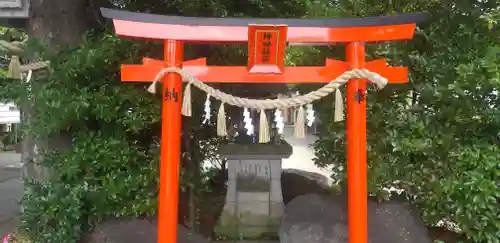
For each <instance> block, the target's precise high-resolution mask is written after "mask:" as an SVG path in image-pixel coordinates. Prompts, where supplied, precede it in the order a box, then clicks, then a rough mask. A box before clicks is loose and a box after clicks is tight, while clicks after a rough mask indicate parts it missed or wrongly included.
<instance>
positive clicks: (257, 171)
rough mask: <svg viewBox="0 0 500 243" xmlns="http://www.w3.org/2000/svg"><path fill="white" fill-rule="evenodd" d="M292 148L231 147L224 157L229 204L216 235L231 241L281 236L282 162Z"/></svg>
mask: <svg viewBox="0 0 500 243" xmlns="http://www.w3.org/2000/svg"><path fill="white" fill-rule="evenodd" d="M292 150H293V149H292V146H290V145H289V144H288V143H286V142H284V141H283V142H282V143H281V144H244V145H243V144H227V145H222V146H221V147H220V151H219V152H220V154H221V155H222V156H224V157H225V158H227V168H228V184H227V194H226V202H225V205H224V209H223V212H222V214H221V216H220V217H219V220H218V223H217V226H216V228H215V232H216V234H217V236H218V238H224V239H229V240H252V239H266V238H267V239H271V238H273V237H277V231H278V228H279V224H280V220H281V216H282V215H283V212H284V207H285V206H284V204H283V195H282V191H281V163H282V159H286V158H288V157H290V155H291V154H292Z"/></svg>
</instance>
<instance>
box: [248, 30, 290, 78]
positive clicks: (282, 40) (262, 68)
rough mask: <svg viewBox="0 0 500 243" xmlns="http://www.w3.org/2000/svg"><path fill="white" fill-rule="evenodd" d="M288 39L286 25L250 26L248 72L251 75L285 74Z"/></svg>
mask: <svg viewBox="0 0 500 243" xmlns="http://www.w3.org/2000/svg"><path fill="white" fill-rule="evenodd" d="M286 38H287V26H286V25H249V26H248V71H249V72H250V73H268V74H269V73H273V74H281V73H283V72H284V70H285V48H286Z"/></svg>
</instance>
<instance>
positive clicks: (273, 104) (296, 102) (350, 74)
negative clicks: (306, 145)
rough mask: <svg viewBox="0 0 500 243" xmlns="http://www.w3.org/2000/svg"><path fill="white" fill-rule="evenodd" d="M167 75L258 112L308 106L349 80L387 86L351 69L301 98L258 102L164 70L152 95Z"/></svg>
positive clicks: (374, 75)
mask: <svg viewBox="0 0 500 243" xmlns="http://www.w3.org/2000/svg"><path fill="white" fill-rule="evenodd" d="M167 73H178V74H180V75H181V76H182V77H183V78H184V79H185V80H187V81H188V85H194V86H195V87H197V88H199V89H200V90H202V91H204V92H205V93H207V94H209V95H210V96H212V97H214V98H215V99H217V100H220V101H222V102H223V103H225V104H230V105H233V106H238V107H243V108H252V109H259V110H262V109H286V108H290V107H296V106H302V105H305V104H310V103H312V102H314V101H316V100H319V99H321V98H323V97H325V96H328V95H329V94H330V93H332V92H333V91H335V90H337V89H338V88H339V87H341V86H342V85H344V84H346V83H347V82H348V81H349V80H350V79H360V78H366V79H368V80H370V81H371V82H372V83H373V84H375V86H376V87H377V88H379V89H382V88H384V87H385V86H386V85H387V79H386V78H384V77H382V76H380V75H379V74H377V73H374V72H370V71H369V70H367V69H352V70H349V71H346V72H345V73H343V74H342V75H340V76H339V77H337V78H336V79H334V80H332V81H331V82H329V83H328V84H326V85H325V86H323V87H321V88H319V89H317V90H314V91H311V92H309V93H307V94H304V95H301V96H297V97H291V98H277V99H265V100H258V99H247V98H241V97H236V96H233V95H230V94H227V93H224V92H222V91H220V90H218V89H215V88H213V87H211V86H209V85H207V84H205V83H203V82H202V81H200V80H198V79H197V78H196V77H194V76H193V75H191V74H189V73H187V72H186V71H184V70H182V69H180V68H164V69H162V70H161V71H160V72H159V73H158V74H157V75H156V77H155V79H154V81H153V83H152V84H151V86H150V88H149V89H148V90H149V91H150V92H152V93H154V90H156V83H158V82H159V81H160V80H161V79H162V78H163V77H164V76H165V75H166V74H167ZM183 112H184V111H183ZM186 112H187V111H186ZM187 113H189V112H187ZM183 114H184V113H183ZM184 115H189V114H184Z"/></svg>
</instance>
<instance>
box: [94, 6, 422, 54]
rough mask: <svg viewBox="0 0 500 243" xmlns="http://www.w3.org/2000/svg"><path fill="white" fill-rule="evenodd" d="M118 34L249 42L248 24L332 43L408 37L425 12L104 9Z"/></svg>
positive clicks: (298, 39)
mask: <svg viewBox="0 0 500 243" xmlns="http://www.w3.org/2000/svg"><path fill="white" fill-rule="evenodd" d="M101 13H102V15H103V16H104V17H106V18H110V19H113V23H114V26H115V31H116V34H117V35H120V36H127V37H137V38H147V39H157V40H167V39H169V40H181V41H185V42H247V41H248V26H249V25H253V24H256V25H286V26H287V27H288V34H287V42H288V43H314V44H325V45H326V44H333V43H346V42H357V41H362V42H375V41H392V40H407V39H411V38H412V37H413V34H414V31H415V27H416V24H417V23H420V22H422V21H424V20H425V19H426V18H427V15H428V14H427V13H426V12H420V13H408V14H401V15H397V16H382V17H367V18H351V19H327V18H322V19H260V18H255V19H253V18H252V19H249V18H198V17H180V16H167V15H156V14H145V13H134V12H127V11H119V10H112V9H106V8H101Z"/></svg>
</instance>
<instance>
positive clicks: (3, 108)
mask: <svg viewBox="0 0 500 243" xmlns="http://www.w3.org/2000/svg"><path fill="white" fill-rule="evenodd" d="M20 122H21V113H20V112H19V109H18V108H17V107H16V105H15V104H14V103H7V104H4V103H0V124H5V125H8V126H11V125H12V124H18V123H20Z"/></svg>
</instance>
